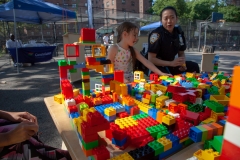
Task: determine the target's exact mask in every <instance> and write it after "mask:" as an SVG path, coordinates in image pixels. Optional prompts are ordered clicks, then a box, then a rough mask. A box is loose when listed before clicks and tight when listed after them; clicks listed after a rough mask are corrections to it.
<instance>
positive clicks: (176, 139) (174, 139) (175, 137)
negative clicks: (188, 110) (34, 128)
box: [166, 133, 179, 147]
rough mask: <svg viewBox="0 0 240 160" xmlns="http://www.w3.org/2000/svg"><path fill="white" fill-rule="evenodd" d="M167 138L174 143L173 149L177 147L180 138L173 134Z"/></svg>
mask: <svg viewBox="0 0 240 160" xmlns="http://www.w3.org/2000/svg"><path fill="white" fill-rule="evenodd" d="M166 138H167V139H169V140H170V141H171V142H172V147H175V146H177V145H178V144H179V138H178V137H177V136H175V135H173V134H171V133H170V134H168V135H166Z"/></svg>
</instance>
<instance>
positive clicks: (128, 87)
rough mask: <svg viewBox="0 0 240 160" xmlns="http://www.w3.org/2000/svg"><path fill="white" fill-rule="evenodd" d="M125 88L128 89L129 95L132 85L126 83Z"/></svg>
mask: <svg viewBox="0 0 240 160" xmlns="http://www.w3.org/2000/svg"><path fill="white" fill-rule="evenodd" d="M127 89H128V94H129V95H131V93H132V85H131V84H127Z"/></svg>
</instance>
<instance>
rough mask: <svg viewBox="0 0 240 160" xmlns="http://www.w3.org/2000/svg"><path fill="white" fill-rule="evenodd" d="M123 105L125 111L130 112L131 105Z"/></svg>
mask: <svg viewBox="0 0 240 160" xmlns="http://www.w3.org/2000/svg"><path fill="white" fill-rule="evenodd" d="M124 107H125V110H126V112H127V113H128V114H130V110H131V108H132V107H133V106H127V105H124Z"/></svg>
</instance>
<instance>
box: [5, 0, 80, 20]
mask: <svg viewBox="0 0 240 160" xmlns="http://www.w3.org/2000/svg"><path fill="white" fill-rule="evenodd" d="M13 9H15V15H16V22H25V23H35V24H43V23H49V22H56V21H61V20H66V19H73V18H76V13H75V12H73V11H70V10H66V9H64V8H61V7H59V6H57V5H54V4H52V3H48V2H43V1H40V0H11V1H10V2H8V3H5V4H2V5H0V20H3V21H8V22H13V21H14V15H13Z"/></svg>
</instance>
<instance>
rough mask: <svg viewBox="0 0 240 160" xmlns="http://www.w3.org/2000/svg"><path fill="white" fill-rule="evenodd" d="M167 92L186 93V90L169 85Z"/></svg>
mask: <svg viewBox="0 0 240 160" xmlns="http://www.w3.org/2000/svg"><path fill="white" fill-rule="evenodd" d="M167 91H168V92H171V93H179V92H181V93H182V92H186V88H184V87H181V86H180V87H179V86H172V85H169V86H168V88H167Z"/></svg>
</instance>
